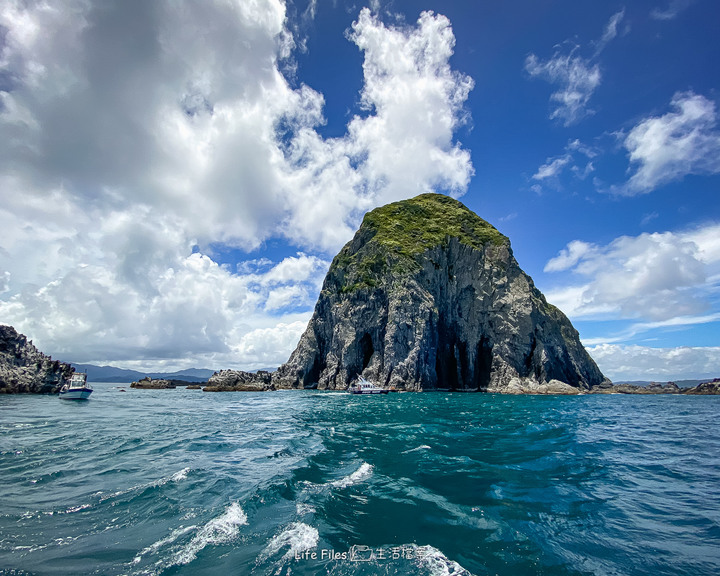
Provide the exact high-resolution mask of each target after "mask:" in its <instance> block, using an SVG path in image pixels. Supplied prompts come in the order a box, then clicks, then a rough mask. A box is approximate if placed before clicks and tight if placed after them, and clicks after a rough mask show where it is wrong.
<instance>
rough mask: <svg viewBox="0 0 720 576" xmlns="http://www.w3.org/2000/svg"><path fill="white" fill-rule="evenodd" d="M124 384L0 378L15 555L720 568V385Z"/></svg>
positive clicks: (263, 563)
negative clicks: (681, 388) (47, 391)
mask: <svg viewBox="0 0 720 576" xmlns="http://www.w3.org/2000/svg"><path fill="white" fill-rule="evenodd" d="M124 390H126V391H122V390H121V385H118V384H96V385H95V393H94V394H93V396H92V399H91V400H90V401H88V402H83V403H80V402H77V403H73V402H68V401H62V400H60V399H58V398H57V397H52V396H6V397H0V486H1V487H2V498H1V499H0V574H3V575H10V574H13V575H20V574H22V575H28V574H38V575H40V574H73V575H75V574H100V575H119V574H127V575H140V574H182V575H190V574H193V575H194V574H220V575H234V574H238V575H243V574H262V575H265V574H267V575H290V574H292V575H304V574H338V575H356V574H363V575H371V574H372V575H374V574H388V575H390V574H403V575H431V574H432V575H460V574H462V575H467V574H474V575H477V576H480V575H491V574H492V575H494V574H498V575H544V574H547V575H591V574H592V575H618V576H620V575H622V576H625V575H643V574H647V575H653V576H660V575H673V576H675V575H692V576H698V575H708V576H709V575H717V574H720V435H718V433H717V432H718V422H720V397H677V396H652V397H647V396H619V395H613V396H580V397H544V396H499V395H483V394H450V393H423V394H412V393H408V394H391V395H388V396H383V397H358V396H350V395H346V394H340V393H323V392H313V391H303V392H300V391H294V392H293V391H288V392H275V393H215V394H211V393H203V392H202V391H199V390H197V391H196V390H185V389H183V388H178V389H176V390H131V389H130V388H124Z"/></svg>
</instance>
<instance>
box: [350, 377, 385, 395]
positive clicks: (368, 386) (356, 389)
mask: <svg viewBox="0 0 720 576" xmlns="http://www.w3.org/2000/svg"><path fill="white" fill-rule="evenodd" d="M348 392H350V394H387V393H388V392H390V390H387V389H386V388H380V386H376V385H375V384H373V383H372V382H368V381H367V380H365V378H363V377H362V376H358V380H357V382H356V383H355V386H350V388H348Z"/></svg>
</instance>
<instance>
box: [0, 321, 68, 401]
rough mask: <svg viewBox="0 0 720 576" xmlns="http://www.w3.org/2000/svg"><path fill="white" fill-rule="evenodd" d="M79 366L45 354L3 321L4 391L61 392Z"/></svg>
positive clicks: (0, 381)
mask: <svg viewBox="0 0 720 576" xmlns="http://www.w3.org/2000/svg"><path fill="white" fill-rule="evenodd" d="M74 372H75V369H74V368H73V367H72V366H70V365H69V364H65V363H64V362H59V361H58V360H53V359H52V357H50V356H45V354H43V353H42V352H40V351H39V350H38V349H37V348H35V346H33V344H32V342H28V339H27V338H26V337H25V336H24V335H22V334H19V333H18V332H17V331H16V330H15V328H13V327H12V326H3V325H0V394H15V393H33V394H57V393H58V392H59V391H60V388H62V386H63V385H64V384H65V383H66V382H67V381H68V380H69V379H70V376H72V374H73V373H74Z"/></svg>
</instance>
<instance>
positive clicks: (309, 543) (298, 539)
mask: <svg viewBox="0 0 720 576" xmlns="http://www.w3.org/2000/svg"><path fill="white" fill-rule="evenodd" d="M318 538H319V534H318V531H317V528H314V527H312V526H308V525H307V524H303V523H302V522H293V523H292V524H290V525H289V526H288V527H287V528H285V530H283V531H282V532H281V533H280V534H278V535H277V536H275V537H274V538H273V539H272V540H271V541H270V543H269V544H268V545H267V547H266V548H265V550H263V552H262V554H261V555H260V558H261V559H263V560H264V559H266V558H269V557H271V556H273V555H274V554H277V553H278V552H279V551H280V550H282V549H283V548H285V547H288V550H287V552H285V554H283V559H285V560H289V559H292V558H294V557H295V554H300V553H302V552H304V551H305V550H310V548H315V547H316V546H317V543H318Z"/></svg>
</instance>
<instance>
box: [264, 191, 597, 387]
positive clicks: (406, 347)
mask: <svg viewBox="0 0 720 576" xmlns="http://www.w3.org/2000/svg"><path fill="white" fill-rule="evenodd" d="M359 375H362V376H364V377H365V378H368V379H369V380H372V381H374V382H376V383H377V384H379V385H381V386H387V387H391V388H395V389H402V390H416V391H417V390H433V389H449V390H468V391H470V390H480V391H488V392H505V393H551V394H559V393H560V394H561V393H569V394H572V393H577V392H580V391H584V390H589V389H590V388H592V387H594V386H599V385H601V384H603V383H604V382H606V378H605V377H604V376H603V374H602V373H601V372H600V370H599V369H598V367H597V365H596V364H595V362H594V361H593V360H592V358H591V357H590V355H589V354H588V353H587V351H586V350H585V348H584V347H583V346H582V344H581V343H580V339H579V336H578V332H577V331H576V330H575V329H574V328H573V326H572V324H571V323H570V321H569V320H568V319H567V317H566V316H565V315H564V314H563V313H562V312H561V311H560V310H558V309H557V308H556V307H555V306H553V305H552V304H549V303H548V302H547V301H546V300H545V297H544V296H543V295H542V294H541V293H540V291H539V290H538V289H537V288H536V287H535V285H534V284H533V281H532V279H531V278H530V277H529V276H528V275H527V274H525V273H524V272H523V271H522V270H521V269H520V266H519V265H518V263H517V261H516V260H515V258H514V257H513V253H512V249H511V247H510V241H509V240H508V238H507V237H505V236H503V235H502V234H501V233H500V232H498V231H497V230H496V229H495V228H494V227H493V226H492V225H490V224H489V223H487V222H486V221H485V220H483V219H481V218H480V217H479V216H477V215H476V214H475V213H473V212H472V211H470V210H469V209H468V208H466V207H465V206H464V205H463V204H462V203H460V202H458V201H457V200H454V199H453V198H450V197H448V196H445V195H441V194H423V195H421V196H417V197H415V198H412V199H410V200H405V201H401V202H396V203H393V204H389V205H387V206H383V207H381V208H377V209H375V210H373V211H371V212H369V213H368V214H367V215H366V216H365V218H364V220H363V223H362V225H361V226H360V228H359V230H358V231H357V233H356V234H355V237H354V238H353V239H352V240H351V241H350V242H349V243H348V244H347V245H346V246H345V247H344V248H343V249H342V250H341V251H340V253H339V254H338V255H337V256H336V257H335V259H334V260H333V262H332V265H331V266H330V270H329V271H328V273H327V276H326V278H325V281H324V284H323V287H322V291H321V293H320V297H319V299H318V302H317V304H316V306H315V311H314V314H313V317H312V319H311V320H310V323H309V325H308V328H307V330H306V331H305V333H304V334H303V336H302V338H301V339H300V343H299V344H298V346H297V348H296V349H295V351H294V352H293V353H292V355H291V357H290V359H289V360H288V362H287V363H286V364H284V365H283V366H281V367H280V368H279V370H278V371H277V372H276V373H275V374H273V378H272V381H273V385H274V386H275V387H276V388H302V387H309V386H314V385H317V387H318V388H320V389H342V388H346V387H347V386H348V385H349V384H350V383H351V382H352V381H353V380H355V379H356V378H357V377H358V376H359Z"/></svg>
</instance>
